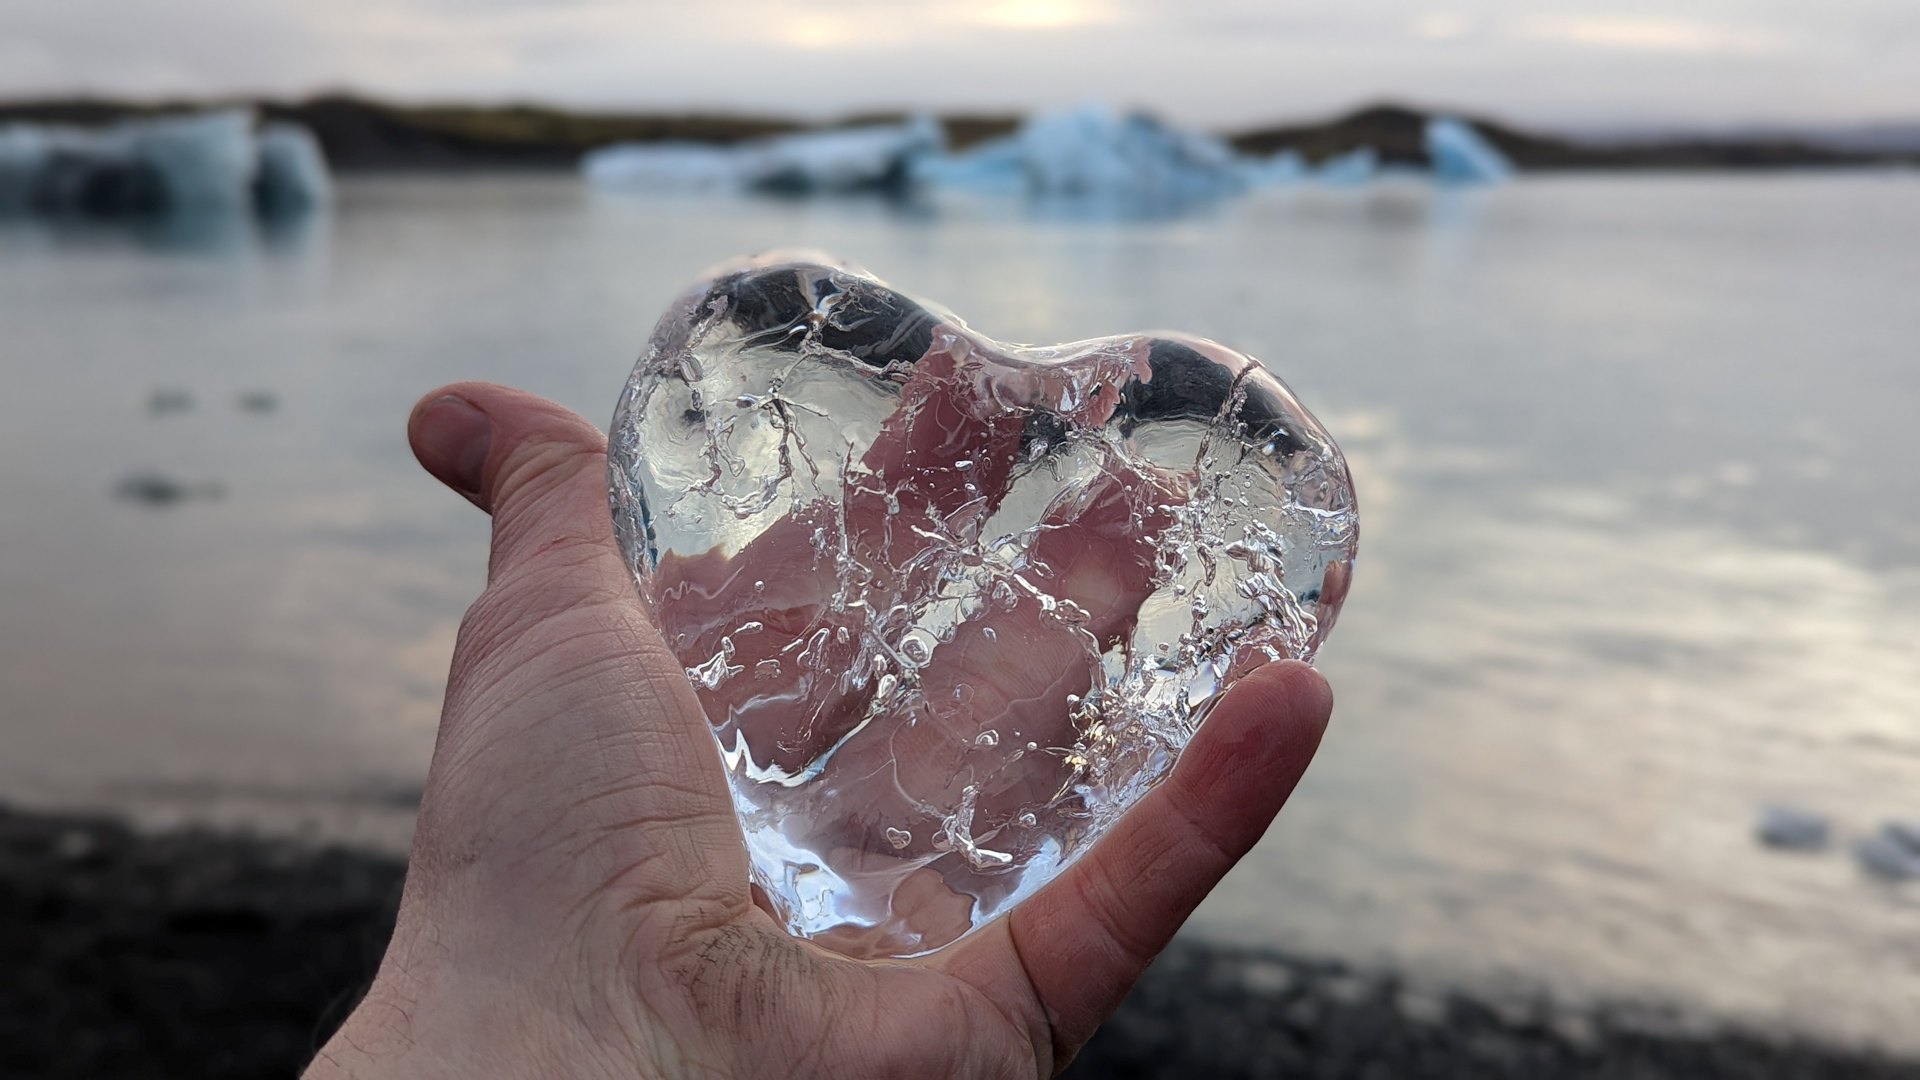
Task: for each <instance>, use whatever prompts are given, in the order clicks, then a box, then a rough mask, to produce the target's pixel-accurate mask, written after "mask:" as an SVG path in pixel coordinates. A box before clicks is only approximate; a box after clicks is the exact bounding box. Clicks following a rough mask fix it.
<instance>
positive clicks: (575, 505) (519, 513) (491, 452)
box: [407, 382, 632, 592]
mask: <svg viewBox="0 0 1920 1080" xmlns="http://www.w3.org/2000/svg"><path fill="white" fill-rule="evenodd" d="M407 438H408V441H410V442H411V443H412V444H413V453H414V456H415V457H417V458H419V459H420V464H421V465H423V466H425V467H426V470H427V471H428V472H429V473H432V474H433V476H434V478H435V479H438V480H439V481H440V482H441V483H443V484H445V485H447V486H448V487H450V488H452V489H453V490H454V491H456V492H458V493H459V494H460V495H461V496H462V497H464V498H465V499H466V500H467V501H469V502H471V503H473V504H474V505H475V506H478V507H479V508H480V509H482V510H485V511H487V512H488V513H489V514H492V515H493V519H494V529H493V539H494V544H493V560H492V564H491V566H490V569H489V578H490V579H491V580H496V581H497V580H498V579H499V578H501V577H502V576H503V575H504V574H506V573H509V572H511V571H513V570H514V569H516V568H518V567H519V566H520V565H522V564H523V563H525V562H527V561H529V560H530V559H533V558H534V557H536V556H538V555H540V554H541V553H542V552H544V551H551V550H552V549H553V548H554V547H555V546H556V544H555V541H561V542H566V543H576V542H577V543H584V544H585V545H587V546H588V547H589V548H590V549H592V553H597V554H599V555H601V556H604V557H603V558H593V559H588V560H587V565H588V567H589V569H591V570H592V571H593V572H594V573H595V575H596V576H597V577H598V578H600V579H602V580H603V582H608V583H610V582H615V581H617V582H619V587H620V589H621V590H623V592H624V590H628V589H631V588H632V586H631V584H630V583H629V580H628V578H627V571H626V567H625V566H624V564H622V563H621V561H620V560H619V558H618V553H617V552H616V551H615V549H614V547H613V544H612V539H613V530H612V526H611V524H610V523H609V521H608V516H607V513H606V467H607V466H606V451H607V439H606V436H604V435H602V434H600V430H599V429H598V428H596V427H594V426H593V425H592V424H589V423H588V422H587V421H586V420H584V419H582V418H581V417H580V416H578V415H577V414H575V413H572V412H570V411H568V410H566V409H563V408H561V407H560V406H558V405H556V404H554V403H553V402H551V401H548V400H546V399H545V398H541V397H537V396H535V395H533V394H529V393H527V392H525V391H522V390H512V389H509V388H507V387H504V386H496V385H494V384H492V383H480V382H464V383H454V384H452V385H450V386H444V387H441V388H440V389H438V390H435V391H433V392H432V393H430V394H428V395H427V396H426V397H424V398H422V399H421V400H420V403H419V404H418V405H416V406H414V410H413V416H412V418H411V419H410V420H409V422H408V424H407ZM563 523H564V524H565V525H567V526H570V527H572V532H573V533H574V535H549V534H551V533H553V531H554V527H555V526H559V525H562V524H563Z"/></svg>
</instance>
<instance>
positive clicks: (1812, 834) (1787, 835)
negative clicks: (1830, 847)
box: [1754, 804, 1831, 851]
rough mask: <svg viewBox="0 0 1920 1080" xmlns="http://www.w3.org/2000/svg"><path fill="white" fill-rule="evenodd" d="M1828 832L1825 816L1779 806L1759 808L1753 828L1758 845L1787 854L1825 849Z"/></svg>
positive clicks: (1828, 827)
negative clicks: (1783, 850)
mask: <svg viewBox="0 0 1920 1080" xmlns="http://www.w3.org/2000/svg"><path fill="white" fill-rule="evenodd" d="M1830 831H1831V829H1830V826H1829V824H1828V821H1827V818H1826V816H1825V815H1823V814H1819V813H1815V812H1814V811H1812V810H1804V809H1801V808H1799V807H1796V806H1785V805H1780V804H1769V805H1767V806H1762V807H1761V808H1760V820H1759V822H1758V824H1756V826H1755V827H1754V835H1755V836H1756V837H1757V838H1758V839H1759V841H1760V842H1761V843H1762V844H1765V845H1766V846H1768V847H1771V848H1782V849H1785V850H1788V851H1819V850H1821V849H1822V848H1825V847H1826V846H1827V837H1828V834H1829V832H1830Z"/></svg>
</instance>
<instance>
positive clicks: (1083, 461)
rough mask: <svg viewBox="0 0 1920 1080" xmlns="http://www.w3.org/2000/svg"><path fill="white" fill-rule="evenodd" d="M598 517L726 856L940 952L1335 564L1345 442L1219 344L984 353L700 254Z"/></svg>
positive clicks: (877, 929)
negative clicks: (691, 714) (693, 711)
mask: <svg viewBox="0 0 1920 1080" xmlns="http://www.w3.org/2000/svg"><path fill="white" fill-rule="evenodd" d="M610 496H611V499H612V503H613V514H614V522H615V531H616V535H617V536H618V539H619V542H620V546H621V549H622V551H623V552H624V554H625V556H626V558H627V561H628V564H629V566H631V567H632V569H633V572H634V575H635V578H636V580H637V581H638V583H639V588H640V594H641V597H642V598H643V601H644V603H645V605H646V607H647V609H648V611H649V614H650V615H651V617H652V618H653V620H654V621H655V623H656V624H657V625H658V627H659V629H660V631H661V633H662V634H663V635H664V636H665V638H666V640H667V643H668V644H669V646H670V647H671V648H672V650H673V652H674V654H675V655H676V656H677V657H678V658H679V661H680V662H681V663H682V664H684V665H685V666H686V671H687V677H688V678H689V679H690V680H692V682H693V685H694V688H695V692H696V693H697V694H698V696H699V698H700V701H701V704H702V705H703V706H704V708H705V710H706V715H707V718H708V721H709V723H710V724H711V725H712V731H713V737H714V739H715V740H716V742H717V743H718V744H719V749H720V756H721V758H722V760H723V761H724V763H725V767H726V770H727V777H728V781H729V783H730V785H731V790H732V793H733V800H734V806H735V808H736V810H737V811H738V813H739V817H740V825H741V828H742V830H743V832H744V834H745V837H746V843H747V847H748V849H749V851H750V854H751V856H752V865H753V875H754V879H755V881H756V882H758V884H759V885H760V886H761V887H762V888H763V889H764V890H765V892H766V894H767V896H768V897H769V898H770V900H771V901H772V903H773V906H774V907H775V908H776V909H777V911H778V913H779V914H780V916H781V917H782V918H783V919H784V920H785V921H786V925H787V927H788V929H789V930H791V931H792V932H793V933H795V934H799V935H803V936H806V937H809V938H812V939H814V940H815V941H818V942H820V943H821V944H823V945H826V946H828V947H830V948H834V949H837V950H839V951H841V952H844V953H847V954H849V955H854V956H863V957H878V956H910V955H915V954H919V953H924V952H928V951H931V950H933V949H937V948H939V947H941V946H944V945H946V944H948V943H950V942H952V941H954V940H956V939H957V938H959V937H960V936H961V935H963V934H965V933H967V932H968V931H970V930H972V929H974V928H976V927H978V926H980V925H982V924H984V923H986V922H987V921H989V920H991V919H993V918H994V917H995V916H998V915H1000V914H1002V913H1003V912H1005V911H1006V910H1008V909H1009V908H1010V907H1012V906H1013V905H1014V904H1015V903H1017V902H1018V901H1019V900H1021V899H1022V898H1023V897H1025V896H1027V895H1029V894H1031V893H1032V892H1033V891H1034V890H1035V889H1037V888H1038V887H1039V886H1040V885H1042V884H1043V883H1045V882H1046V881H1047V880H1048V879H1050V878H1052V877H1053V876H1054V875H1055V874H1057V873H1059V871H1060V870H1061V868H1062V867H1064V866H1066V865H1067V864H1068V863H1070V862H1071V861H1072V860H1073V859H1074V858H1075V857H1077V856H1078V855H1079V854H1080V853H1082V852H1084V851H1085V850H1086V849H1087V848H1088V846H1090V845H1091V844H1092V843H1093V842H1094V841H1095V840H1097V839H1098V838H1099V837H1100V835H1101V833H1102V832H1103V831H1104V830H1105V829H1106V828H1107V827H1108V826H1109V825H1111V824H1112V823H1113V822H1114V821H1115V820H1116V819H1117V818H1118V817H1119V816H1120V815H1121V814H1122V813H1124V812H1125V811H1126V809H1127V808H1128V807H1129V806H1131V805H1132V804H1133V803H1134V802H1136V801H1137V800H1138V799H1139V798H1140V797H1141V795H1143V794H1144V793H1145V792H1146V791H1147V790H1148V789H1150V788H1151V787H1152V786H1153V785H1154V784H1155V783H1157V782H1158V781H1159V780H1161V779H1162V778H1163V777H1164V776H1165V775H1166V774H1167V771H1168V770H1169V769H1170V768H1171V767H1172V766H1173V763H1174V761H1175V759H1176V758H1177V757H1178V756H1179V754H1180V750H1181V748H1182V747H1183V746H1185V745H1186V743H1187V741H1188V740H1189V739H1190V738H1191V737H1192V736H1193V733H1194V731H1195V729H1196V728H1197V727H1198V725H1199V724H1200V723H1201V721H1202V720H1203V719H1204V718H1205V716H1206V714H1207V711H1208V709H1209V707H1210V706H1211V705H1212V704H1213V703H1214V702H1216V701H1217V700H1218V699H1219V696H1220V695H1221V694H1222V693H1223V692H1225V690H1226V689H1227V688H1228V687H1230V686H1231V685H1232V684H1233V682H1234V681H1235V680H1236V679H1238V678H1240V677H1241V676H1243V675H1245V674H1246V673H1247V672H1248V671H1251V670H1253V669H1254V668H1256V667H1258V666H1260V665H1261V664H1263V663H1266V662H1267V661H1269V660H1275V659H1279V658H1281V657H1298V658H1302V659H1310V658H1311V657H1312V656H1313V653H1314V651H1315V649H1316V648H1317V647H1318V646H1319V644H1320V642H1321V641H1322V640H1323V639H1324V638H1325V636H1326V634H1327V631H1328V630H1329V629H1330V628H1331V627H1332V625H1333V620H1334V617H1335V616H1336V615H1337V614H1338V612H1339V609H1340V603H1341V601H1342V599H1344V597H1345V596H1346V592H1347V586H1348V582H1349V581H1350V579H1351V573H1352V566H1353V557H1354V549H1355V543H1356V540H1357V535H1358V534H1357V519H1356V516H1355V506H1354V497H1353V488H1352V484H1351V482H1350V480H1349V477H1348V474H1347V467H1346V462H1345V461H1344V459H1342V457H1341V455H1340V451H1339V450H1338V448H1336V447H1335V446H1334V443H1333V440H1332V439H1331V438H1330V437H1329V436H1328V435H1327V433H1326V431H1325V430H1324V429H1322V428H1321V426H1320V424H1319V423H1318V422H1317V421H1316V420H1314V418H1313V417H1312V416H1311V415H1310V414H1309V413H1308V412H1307V411H1306V409H1304V408H1303V407H1302V406H1301V405H1300V403H1299V402H1298V401H1297V400H1295V399H1294V396H1293V394H1292V392H1291V391H1289V390H1288V389H1287V388H1286V386H1284V385H1283V384H1282V383H1281V382H1280V380H1278V379H1277V378H1275V377H1274V376H1273V375H1272V374H1271V373H1269V372H1268V371H1267V370H1266V369H1265V368H1263V367H1262V366H1261V365H1260V364H1259V363H1258V362H1256V361H1254V360H1252V359H1250V358H1248V357H1246V356H1243V355H1241V354H1239V353H1236V352H1233V351H1232V350H1230V349H1227V348H1225V347H1223V346H1221V345H1218V344H1216V343H1214V342H1211V341H1207V340H1204V339H1200V338H1193V337H1186V336H1182V335H1177V334H1160V333H1155V334H1132V335H1125V336H1120V337H1109V338H1101V339H1099V340H1096V341H1083V342H1076V343H1074V344H1069V345H1054V346H1046V347H1029V346H1014V345H1003V344H1000V343H998V342H995V341H992V340H991V339H988V338H986V337H983V336H981V335H979V334H977V333H975V332H973V331H972V330H970V329H968V328H967V326H966V325H965V324H964V323H962V322H961V321H960V320H959V319H958V318H956V317H955V316H953V315H952V314H950V313H948V312H946V311H944V310H941V309H939V308H937V307H934V306H932V305H929V304H925V303H922V302H918V301H915V300H912V299H909V298H908V297H906V296H904V295H902V294H900V293H899V292H896V291H894V290H893V289H891V288H889V287H888V286H887V285H885V284H884V283H882V282H881V281H879V280H878V279H876V278H874V277H872V276H870V275H868V274H866V273H864V272H861V271H859V270H855V269H851V268H849V267H846V266H842V265H835V264H833V263H831V262H829V261H826V260H824V259H814V258H808V257H800V256H769V257H764V258H761V259H757V260H752V261H747V262H742V263H738V264H734V265H731V266H728V267H724V268H722V269H720V270H719V271H717V272H715V273H714V274H713V275H712V276H711V277H710V278H709V279H707V280H705V281H703V282H701V283H700V284H698V285H697V286H695V287H694V288H693V289H692V290H690V291H689V292H687V293H686V294H684V295H683V296H682V297H681V298H680V299H679V300H678V301H677V302H676V303H675V304H674V305H673V307H672V308H671V309H670V310H669V311H668V312H667V314H666V315H665V316H664V317H663V318H662V319H661V321H660V323H659V325H658V326H657V327H656V328H655V330H654V334H653V338H652V340H651V341H650V342H649V344H648V347H647V351H646V354H645V355H644V356H643V357H642V358H641V360H640V362H639V364H638V365H637V366H636V367H635V368H634V372H633V377H632V379H631V380H630V381H629V383H628V384H627V388H626V392H625V393H624V395H623V396H622V397H621V400H620V405H619V409H618V411H617V412H616V414H615V416H614V422H613V431H612V437H611V443H610Z"/></svg>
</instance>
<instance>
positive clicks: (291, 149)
mask: <svg viewBox="0 0 1920 1080" xmlns="http://www.w3.org/2000/svg"><path fill="white" fill-rule="evenodd" d="M258 145H259V169H258V171H257V172H256V173H255V174H254V177H253V197H254V201H255V203H256V204H257V205H258V206H259V207H260V209H261V212H263V213H266V214H270V215H274V214H298V213H302V212H305V211H308V210H314V209H317V208H319V207H321V206H324V205H326V204H327V203H328V202H329V201H331V200H332V198H333V180H332V178H331V177H330V176H329V175H328V174H327V156H326V154H325V153H324V152H322V151H321V149H320V140H318V139H316V138H314V137H313V132H311V131H308V130H307V129H306V128H303V127H301V126H300V125H299V124H287V123H272V124H267V125H265V126H263V127H262V128H261V129H260V134H259V136H258Z"/></svg>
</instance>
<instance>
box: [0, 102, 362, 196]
mask: <svg viewBox="0 0 1920 1080" xmlns="http://www.w3.org/2000/svg"><path fill="white" fill-rule="evenodd" d="M327 195H328V181H327V168H326V160H325V157H324V156H323V155H322V154H321V152H320V147H319V144H318V143H317V142H316V141H314V139H313V136H312V135H311V134H310V133H308V132H307V131H306V129H304V128H301V127H298V126H297V125H292V124H269V125H267V126H266V127H265V128H263V129H261V130H260V131H258V132H256V131H255V118H254V114H253V110H251V109H218V110H214V111H210V112H203V113H192V114H185V115H179V116H162V117H155V118H143V119H134V120H124V121H121V122H120V123H118V124H114V125H112V126H110V127H105V128H82V127H72V126H66V125H58V124H11V125H7V126H5V127H0V211H10V212H16V213H18V212H23V211H32V212H40V213H54V214H86V215H97V216H103V217H123V216H136V215H153V214H205V213H233V212H237V211H241V210H247V209H252V208H256V207H258V208H260V209H263V210H267V211H270V212H273V211H277V210H284V209H290V208H293V207H295V206H299V207H304V208H310V207H313V206H316V205H318V204H320V203H322V202H324V201H325V200H326V198H327Z"/></svg>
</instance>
